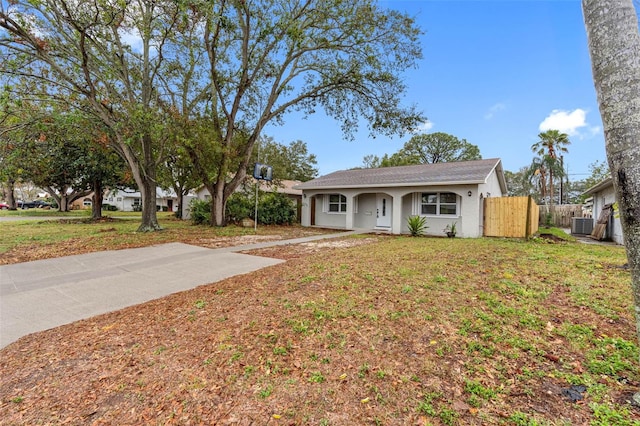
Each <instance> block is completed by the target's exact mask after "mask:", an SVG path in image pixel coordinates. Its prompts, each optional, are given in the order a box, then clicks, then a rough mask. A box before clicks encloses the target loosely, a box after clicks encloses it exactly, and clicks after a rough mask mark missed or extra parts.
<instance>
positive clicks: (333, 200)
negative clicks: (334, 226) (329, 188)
mask: <svg viewBox="0 0 640 426" xmlns="http://www.w3.org/2000/svg"><path fill="white" fill-rule="evenodd" d="M326 201H327V212H328V213H346V212H347V197H345V196H344V195H341V194H328V195H327V198H326Z"/></svg>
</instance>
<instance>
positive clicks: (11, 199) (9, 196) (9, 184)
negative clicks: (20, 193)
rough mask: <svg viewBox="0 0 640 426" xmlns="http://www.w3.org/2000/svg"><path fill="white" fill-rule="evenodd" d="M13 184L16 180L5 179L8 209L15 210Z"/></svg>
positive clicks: (14, 184)
mask: <svg viewBox="0 0 640 426" xmlns="http://www.w3.org/2000/svg"><path fill="white" fill-rule="evenodd" d="M15 186H16V182H15V181H14V180H8V181H7V204H9V210H16V195H15Z"/></svg>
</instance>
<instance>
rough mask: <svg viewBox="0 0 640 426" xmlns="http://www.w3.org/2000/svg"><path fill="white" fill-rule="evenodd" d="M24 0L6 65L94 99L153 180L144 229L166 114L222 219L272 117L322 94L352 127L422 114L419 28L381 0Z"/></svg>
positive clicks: (219, 221)
mask: <svg viewBox="0 0 640 426" xmlns="http://www.w3.org/2000/svg"><path fill="white" fill-rule="evenodd" d="M11 4H12V5H11V6H9V7H8V8H7V9H2V10H0V28H4V30H5V34H4V36H2V34H1V33H0V47H1V48H3V49H4V51H5V52H9V53H11V55H13V56H12V57H11V62H8V63H9V64H11V65H10V66H5V67H3V68H4V69H2V71H3V72H14V73H20V72H23V73H24V70H25V69H28V73H29V74H30V75H32V76H34V77H38V78H42V79H48V80H51V82H52V83H54V84H57V85H62V86H64V88H65V90H71V91H72V92H74V93H75V94H77V95H78V96H80V97H82V98H84V99H86V100H87V101H88V102H89V105H91V107H92V109H93V111H94V112H95V114H96V115H98V116H99V117H100V118H101V119H102V120H103V121H104V123H105V124H106V125H107V126H109V128H110V129H112V130H113V132H114V135H115V147H116V148H117V149H118V151H119V152H120V153H121V155H122V156H123V157H124V158H126V160H127V162H128V164H129V166H130V167H131V169H132V173H133V176H134V178H135V180H136V182H137V184H138V186H139V187H140V190H141V192H142V194H143V223H142V226H141V228H143V229H155V228H157V221H156V219H155V199H154V196H155V195H154V194H155V192H154V191H155V186H156V184H157V179H156V176H157V167H158V165H159V164H161V163H162V162H163V161H164V154H165V151H164V150H163V146H164V143H166V142H167V140H168V139H170V138H169V136H170V135H172V134H173V133H172V132H167V131H166V125H167V123H172V124H173V125H175V127H174V130H179V129H181V130H179V131H180V133H181V134H183V135H184V136H185V137H184V138H183V142H184V144H185V151H186V152H188V153H189V157H190V159H191V160H192V162H193V165H194V169H195V170H196V171H197V173H198V174H199V176H200V179H201V181H202V183H203V185H204V186H205V187H207V188H208V189H209V191H210V192H211V194H212V199H213V203H212V215H211V216H212V223H213V224H214V225H223V224H224V223H225V218H224V211H225V209H224V207H225V204H226V200H227V199H228V197H229V196H230V195H231V194H232V193H233V192H234V191H235V189H236V188H237V187H238V185H239V184H240V183H241V182H242V181H243V180H244V178H245V177H246V170H247V168H248V166H249V162H250V159H251V153H252V151H253V147H254V145H255V143H256V141H257V140H258V138H259V136H260V134H261V132H262V130H263V128H264V127H265V125H266V124H267V123H270V122H277V123H280V124H283V123H284V120H285V118H286V114H287V113H289V112H292V111H296V112H299V113H302V114H303V115H306V116H308V115H312V114H313V113H314V112H315V111H316V109H318V108H322V109H323V110H324V111H325V112H326V114H327V115H329V116H330V117H333V118H335V119H336V120H338V121H339V122H340V124H341V126H342V129H343V131H344V133H345V135H346V136H352V135H353V134H354V132H355V131H356V130H357V129H358V126H359V125H360V124H363V123H366V125H367V126H368V128H369V130H370V132H371V133H372V134H378V133H381V134H397V133H402V132H403V131H406V130H409V129H412V128H414V127H415V126H416V125H417V124H418V123H419V122H420V121H422V120H423V117H422V116H421V115H420V114H419V113H417V112H416V111H415V110H414V109H413V107H405V106H403V105H402V103H401V97H402V94H403V93H404V91H405V87H404V85H403V83H402V79H401V74H402V71H404V70H406V69H407V68H409V67H413V66H415V65H416V60H417V59H419V58H420V57H421V49H420V45H419V43H418V36H419V34H420V30H419V29H418V28H417V27H416V26H415V24H414V21H413V20H412V19H411V18H410V17H408V16H406V15H405V14H402V13H399V12H396V11H394V10H387V9H383V8H381V7H380V6H378V5H377V3H376V2H375V1H373V0H353V1H350V2H345V1H343V0H217V1H212V0H190V1H186V0H154V1H151V0H132V1H130V2H123V1H115V0H114V1H102V2H95V1H88V0H42V1H39V2H31V1H28V0H15V1H13V2H11ZM131 40H134V41H135V42H132V41H131ZM30 61H31V62H30ZM25 65H28V67H27V68H25Z"/></svg>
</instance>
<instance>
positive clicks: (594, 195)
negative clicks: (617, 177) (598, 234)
mask: <svg viewBox="0 0 640 426" xmlns="http://www.w3.org/2000/svg"><path fill="white" fill-rule="evenodd" d="M584 195H586V196H588V197H590V199H589V204H591V211H592V215H593V222H594V229H595V224H596V223H598V220H599V219H600V218H601V216H602V215H603V214H606V215H609V218H608V220H607V226H606V230H605V233H604V238H603V239H607V240H612V241H615V242H616V243H618V244H624V238H623V235H622V224H621V223H620V210H619V209H618V203H617V202H616V192H615V188H614V187H613V179H612V178H611V177H608V178H606V179H604V180H602V181H600V182H599V183H597V184H596V185H594V186H592V187H591V188H589V189H587V190H586V191H585V192H584Z"/></svg>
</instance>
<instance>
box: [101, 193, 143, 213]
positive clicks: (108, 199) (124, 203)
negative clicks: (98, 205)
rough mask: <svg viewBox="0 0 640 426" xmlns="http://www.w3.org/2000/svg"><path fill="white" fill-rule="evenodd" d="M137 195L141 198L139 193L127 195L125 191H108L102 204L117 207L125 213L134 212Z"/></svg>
mask: <svg viewBox="0 0 640 426" xmlns="http://www.w3.org/2000/svg"><path fill="white" fill-rule="evenodd" d="M135 195H137V197H138V198H139V197H140V193H139V192H134V193H127V192H124V191H108V192H107V193H106V194H105V196H104V197H103V198H102V203H103V204H105V203H106V204H111V205H112V206H116V207H117V208H118V210H120V211H123V212H132V211H133V200H134V198H136V197H135Z"/></svg>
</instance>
